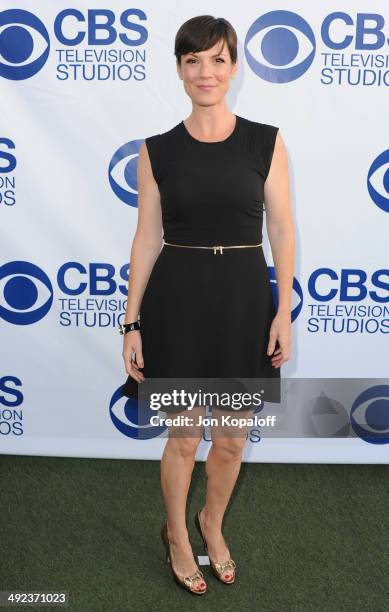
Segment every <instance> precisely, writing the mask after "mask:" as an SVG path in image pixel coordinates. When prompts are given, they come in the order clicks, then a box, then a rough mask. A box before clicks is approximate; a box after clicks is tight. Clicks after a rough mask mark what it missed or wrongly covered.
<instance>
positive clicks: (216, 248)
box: [164, 240, 262, 255]
mask: <svg viewBox="0 0 389 612" xmlns="http://www.w3.org/2000/svg"><path fill="white" fill-rule="evenodd" d="M164 244H168V245H170V246H176V247H182V248H186V249H213V254H214V255H216V254H217V252H219V253H220V254H221V255H223V249H242V248H248V247H258V246H261V245H262V242H260V243H259V244H235V245H230V246H228V245H227V246H223V245H214V246H198V245H191V244H174V243H172V242H166V241H165V240H164Z"/></svg>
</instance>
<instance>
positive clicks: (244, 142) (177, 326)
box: [122, 115, 280, 402]
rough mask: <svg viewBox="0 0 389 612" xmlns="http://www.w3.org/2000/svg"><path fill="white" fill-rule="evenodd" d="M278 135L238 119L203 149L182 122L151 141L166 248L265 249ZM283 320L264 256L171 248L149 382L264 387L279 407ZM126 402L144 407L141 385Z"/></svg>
mask: <svg viewBox="0 0 389 612" xmlns="http://www.w3.org/2000/svg"><path fill="white" fill-rule="evenodd" d="M277 131H278V128H277V127H275V126H273V125H268V124H264V123H258V122H255V121H251V120H249V119H246V118H244V117H240V116H238V115H237V116H236V123H235V128H234V130H233V132H232V134H231V135H230V136H229V137H228V138H226V139H225V140H222V141H218V142H202V141H199V140H197V139H195V138H194V137H193V136H191V134H190V133H189V131H188V130H187V128H186V127H185V125H184V123H183V121H181V122H180V123H179V124H177V125H176V126H175V127H173V128H172V129H170V130H169V131H168V132H164V133H162V134H156V135H154V136H150V137H148V138H146V146H147V149H148V153H149V157H150V162H151V167H152V171H153V175H154V178H155V180H156V182H157V184H158V187H159V191H160V194H161V208H162V220H163V231H164V236H163V238H164V241H166V242H171V243H174V244H179V245H197V246H214V245H256V244H259V243H261V242H262V224H263V204H264V183H265V180H266V177H267V175H268V172H269V169H270V164H271V160H272V156H273V151H274V145H275V140H276V136H277ZM130 274H131V271H130ZM275 314H276V308H275V302H274V299H273V293H272V288H271V282H270V277H269V274H268V269H267V263H266V260H265V257H264V254H263V250H262V247H261V246H259V247H252V248H235V249H225V250H222V252H221V250H220V249H219V250H216V251H215V250H213V249H193V248H180V247H177V246H171V245H167V244H164V245H163V247H162V250H161V252H160V254H159V256H158V258H157V260H156V262H155V264H154V267H153V269H152V271H151V274H150V277H149V280H148V283H147V286H146V289H145V292H144V295H143V299H142V303H141V307H140V324H141V337H142V350H143V358H144V367H143V369H142V372H143V373H144V376H145V378H146V379H147V377H153V378H154V377H156V378H166V379H168V378H199V379H204V378H206V379H209V378H217V379H225V380H226V381H231V380H232V379H234V378H236V377H238V378H250V379H254V378H264V379H265V384H264V385H262V390H264V393H263V395H262V399H263V400H264V401H270V402H280V384H279V383H280V368H274V367H273V366H272V364H271V356H268V355H267V345H268V341H269V328H270V325H271V322H272V320H273V317H274V316H275ZM277 346H278V344H277ZM269 382H270V384H268V383H269ZM266 383H267V384H266ZM141 385H142V383H141ZM227 387H228V384H227ZM122 392H123V395H125V396H127V397H133V398H136V397H137V392H138V383H137V382H136V381H135V380H134V379H133V378H132V377H131V376H128V378H127V381H126V383H125V384H124V385H123V387H122Z"/></svg>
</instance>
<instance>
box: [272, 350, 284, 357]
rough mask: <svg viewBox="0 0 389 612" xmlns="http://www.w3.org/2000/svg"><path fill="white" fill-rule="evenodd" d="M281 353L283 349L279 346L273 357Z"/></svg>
mask: <svg viewBox="0 0 389 612" xmlns="http://www.w3.org/2000/svg"><path fill="white" fill-rule="evenodd" d="M280 353H282V349H280V348H279V349H277V350H276V351H274V353H273V355H272V357H274V356H276V355H279V354H280Z"/></svg>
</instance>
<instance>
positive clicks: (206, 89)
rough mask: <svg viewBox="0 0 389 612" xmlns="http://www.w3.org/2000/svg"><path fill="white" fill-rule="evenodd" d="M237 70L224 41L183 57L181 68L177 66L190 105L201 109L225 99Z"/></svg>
mask: <svg viewBox="0 0 389 612" xmlns="http://www.w3.org/2000/svg"><path fill="white" fill-rule="evenodd" d="M223 43H224V44H223ZM237 68H238V62H236V63H235V64H233V63H232V62H231V56H230V53H229V50H228V46H227V44H226V43H225V41H224V40H222V41H219V42H218V43H216V44H215V45H214V46H213V47H211V48H210V49H207V50H206V51H199V52H197V53H187V54H185V55H182V56H181V66H180V65H179V64H178V63H177V72H178V75H179V77H180V79H182V80H183V82H184V88H185V91H186V93H187V94H188V96H189V97H190V98H191V99H192V102H194V103H196V104H199V105H201V106H204V105H206V106H208V105H213V104H216V103H217V102H219V101H220V100H222V99H223V98H224V96H225V94H226V92H227V91H228V89H229V85H230V79H231V78H232V77H234V76H235V73H236V71H237Z"/></svg>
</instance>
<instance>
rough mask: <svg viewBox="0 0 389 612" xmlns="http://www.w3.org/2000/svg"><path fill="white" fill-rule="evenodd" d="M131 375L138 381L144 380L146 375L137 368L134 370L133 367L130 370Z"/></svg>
mask: <svg viewBox="0 0 389 612" xmlns="http://www.w3.org/2000/svg"><path fill="white" fill-rule="evenodd" d="M129 374H130V376H132V378H134V379H135V380H136V381H137V382H138V383H139V382H141V381H142V380H144V376H143V374H141V373H138V372H137V371H136V370H134V369H133V368H132V367H131V368H130V372H129Z"/></svg>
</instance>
